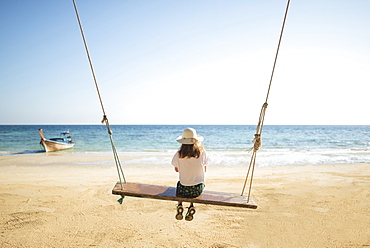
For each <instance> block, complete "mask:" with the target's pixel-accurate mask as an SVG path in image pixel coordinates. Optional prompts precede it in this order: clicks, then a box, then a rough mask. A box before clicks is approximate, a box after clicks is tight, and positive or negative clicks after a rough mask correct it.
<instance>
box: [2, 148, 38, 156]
mask: <svg viewBox="0 0 370 248" xmlns="http://www.w3.org/2000/svg"><path fill="white" fill-rule="evenodd" d="M32 153H45V150H43V149H42V150H24V151H22V152H13V153H10V154H9V155H19V154H32Z"/></svg>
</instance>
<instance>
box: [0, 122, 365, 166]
mask: <svg viewBox="0 0 370 248" xmlns="http://www.w3.org/2000/svg"><path fill="white" fill-rule="evenodd" d="M187 127H193V128H195V129H196V130H197V132H198V133H199V134H200V135H202V136H204V138H205V139H204V141H203V145H204V147H205V149H206V150H207V152H209V154H210V156H211V158H212V164H214V165H219V166H240V165H247V164H248V162H249V157H250V155H251V153H249V152H247V150H248V149H250V148H251V147H252V146H253V143H252V142H251V141H252V140H253V137H254V133H255V129H256V126H255V125H111V129H112V131H113V139H114V143H115V146H116V149H117V152H118V153H119V155H120V156H121V155H122V156H124V157H125V158H126V160H125V161H124V162H123V163H125V164H129V165H143V166H145V165H150V164H151V165H153V164H155V165H158V166H161V165H168V164H169V163H170V161H168V160H169V159H171V157H172V155H173V154H174V153H175V152H176V150H177V149H178V148H179V145H180V144H179V143H177V142H176V141H175V139H176V138H177V137H178V136H179V135H181V133H182V130H183V129H185V128H187ZM40 128H41V129H43V131H44V135H45V137H46V138H55V137H59V135H60V133H61V132H62V131H67V130H69V131H70V133H71V135H72V138H73V140H74V141H75V147H74V148H73V149H69V150H64V151H57V152H56V153H60V154H70V155H81V154H82V155H86V156H89V155H107V154H111V152H112V148H111V144H110V139H109V135H108V133H107V130H106V127H105V125H84V124H81V125H0V156H10V155H14V154H19V155H22V154H35V155H40V154H44V151H43V148H42V147H41V145H40V144H39V142H40V137H39V134H38V129H40ZM258 153H259V154H258V159H257V166H260V167H264V166H274V165H304V164H315V165H316V164H318V165H319V164H351V163H368V162H370V125H265V126H264V128H263V133H262V147H261V148H260V151H258ZM107 163H109V162H107Z"/></svg>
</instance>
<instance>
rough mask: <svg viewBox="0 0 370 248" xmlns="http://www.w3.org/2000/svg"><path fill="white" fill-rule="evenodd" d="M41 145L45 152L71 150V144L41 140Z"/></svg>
mask: <svg viewBox="0 0 370 248" xmlns="http://www.w3.org/2000/svg"><path fill="white" fill-rule="evenodd" d="M40 143H41V145H42V146H43V147H44V149H45V151H46V152H53V151H58V150H65V149H71V148H73V146H74V144H73V143H62V142H56V141H52V140H48V139H41V141H40Z"/></svg>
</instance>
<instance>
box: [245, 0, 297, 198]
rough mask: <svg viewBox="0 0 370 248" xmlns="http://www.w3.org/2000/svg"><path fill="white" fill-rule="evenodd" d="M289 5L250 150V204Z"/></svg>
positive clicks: (246, 179)
mask: <svg viewBox="0 0 370 248" xmlns="http://www.w3.org/2000/svg"><path fill="white" fill-rule="evenodd" d="M289 4H290V0H288V2H287V5H286V8H285V14H284V20H283V24H282V26H281V31H280V37H279V42H278V46H277V49H276V54H275V60H274V65H273V67H272V72H271V77H270V83H269V87H268V90H267V95H266V100H265V103H264V104H263V105H262V108H261V112H260V116H259V120H258V124H257V128H256V133H255V135H254V139H253V140H252V142H253V143H254V145H253V147H252V148H251V149H249V150H253V153H252V156H251V160H250V163H249V167H248V171H247V176H246V177H245V181H244V186H243V189H242V193H241V195H243V194H244V190H245V187H246V185H247V181H248V178H249V174H250V182H249V190H248V199H247V202H249V199H250V195H251V190H252V182H253V175H254V168H255V166H256V158H257V151H258V150H259V148H260V147H261V146H262V129H263V122H264V121H265V114H266V109H267V106H268V103H267V100H268V97H269V94H270V89H271V83H272V79H273V77H274V72H275V66H276V61H277V58H278V54H279V49H280V44H281V39H282V37H283V32H284V28H285V21H286V18H287V15H288V10H289Z"/></svg>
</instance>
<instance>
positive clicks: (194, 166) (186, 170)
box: [172, 151, 209, 186]
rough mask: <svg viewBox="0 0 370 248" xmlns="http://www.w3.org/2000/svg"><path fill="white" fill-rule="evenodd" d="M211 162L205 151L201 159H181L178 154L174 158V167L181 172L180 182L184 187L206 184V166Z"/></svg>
mask: <svg viewBox="0 0 370 248" xmlns="http://www.w3.org/2000/svg"><path fill="white" fill-rule="evenodd" d="M208 162H209V158H208V156H207V153H206V152H205V151H203V152H202V153H201V155H200V156H199V158H179V152H177V153H176V154H175V155H174V156H173V158H172V165H173V166H174V167H177V168H178V170H179V180H180V183H181V184H182V185H184V186H193V185H197V184H199V183H204V166H205V165H207V164H208Z"/></svg>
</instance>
